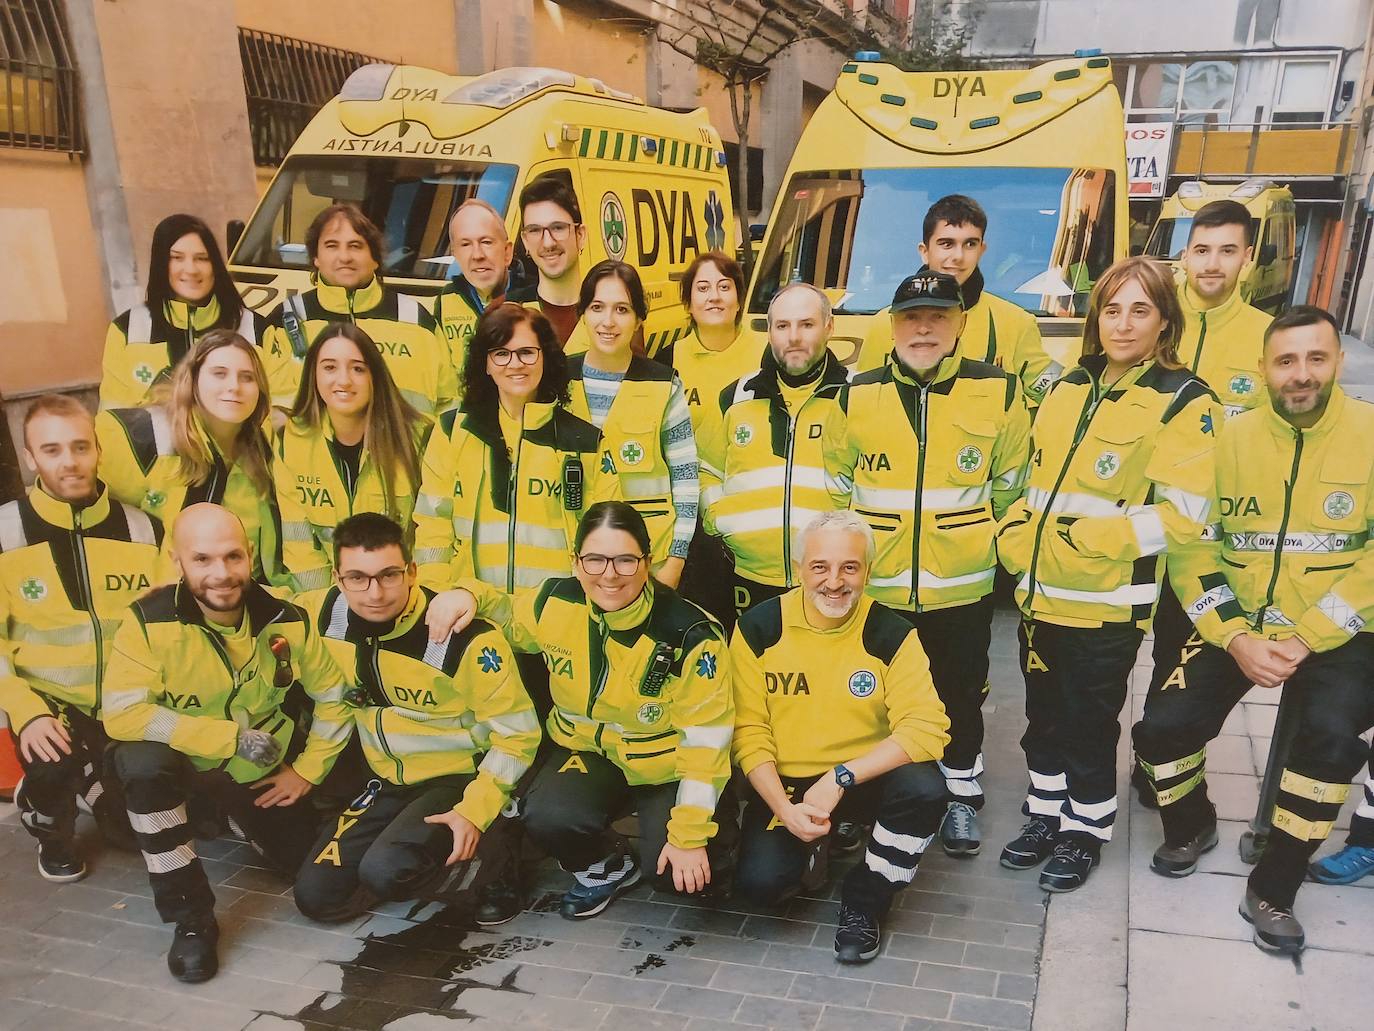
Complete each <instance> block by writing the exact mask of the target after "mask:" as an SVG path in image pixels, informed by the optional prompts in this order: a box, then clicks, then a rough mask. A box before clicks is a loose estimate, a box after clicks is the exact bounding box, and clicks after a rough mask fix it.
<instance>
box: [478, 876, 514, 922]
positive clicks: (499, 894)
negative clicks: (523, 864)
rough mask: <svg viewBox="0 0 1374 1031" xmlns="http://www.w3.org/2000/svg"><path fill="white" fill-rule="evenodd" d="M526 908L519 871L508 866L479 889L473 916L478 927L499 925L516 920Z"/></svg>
mask: <svg viewBox="0 0 1374 1031" xmlns="http://www.w3.org/2000/svg"><path fill="white" fill-rule="evenodd" d="M524 908H525V895H524V892H522V891H521V890H520V876H519V872H518V871H517V870H516V869H514V868H513V867H507V868H506V869H505V870H502V871H501V873H500V875H499V876H497V878H496V879H495V880H493V881H488V882H487V883H486V884H484V885H483V886H482V887H480V888H478V889H477V908H476V909H475V910H473V914H472V918H473V919H474V920H475V921H477V926H478V927H498V926H500V925H501V924H504V923H508V922H509V921H511V920H514V919H515V918H516V917H517V916H519V915H520V913H521V912H522V911H523V910H524Z"/></svg>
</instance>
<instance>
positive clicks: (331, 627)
mask: <svg viewBox="0 0 1374 1031" xmlns="http://www.w3.org/2000/svg"><path fill="white" fill-rule="evenodd" d="M347 633H348V601H347V600H346V599H345V598H344V595H343V591H340V592H339V596H338V597H337V598H335V599H334V607H333V608H331V609H330V610H329V622H328V623H327V624H326V625H325V628H324V636H325V637H329V638H333V639H334V640H336V641H342V640H343V639H344V636H345V635H346V634H347Z"/></svg>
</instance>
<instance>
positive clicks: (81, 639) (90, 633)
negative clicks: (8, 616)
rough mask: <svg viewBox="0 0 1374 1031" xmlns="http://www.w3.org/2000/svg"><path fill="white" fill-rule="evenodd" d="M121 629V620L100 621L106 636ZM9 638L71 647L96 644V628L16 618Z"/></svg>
mask: <svg viewBox="0 0 1374 1031" xmlns="http://www.w3.org/2000/svg"><path fill="white" fill-rule="evenodd" d="M118 629H119V620H116V619H102V620H101V621H100V632H101V633H102V634H104V635H106V636H109V635H112V634H113V633H114V632H115V631H116V630H118ZM9 638H10V640H11V641H14V642H15V643H17V644H51V645H57V646H59V647H71V646H72V645H77V644H94V643H95V628H94V627H93V626H91V624H90V623H79V624H77V625H76V626H59V627H37V626H34V625H33V624H32V623H21V622H20V621H19V620H14V621H13V622H11V623H10V632H9Z"/></svg>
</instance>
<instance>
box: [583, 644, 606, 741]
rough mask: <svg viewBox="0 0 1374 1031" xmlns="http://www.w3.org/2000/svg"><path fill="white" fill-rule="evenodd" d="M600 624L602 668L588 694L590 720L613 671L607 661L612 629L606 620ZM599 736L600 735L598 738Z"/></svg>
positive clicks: (588, 715)
mask: <svg viewBox="0 0 1374 1031" xmlns="http://www.w3.org/2000/svg"><path fill="white" fill-rule="evenodd" d="M600 624H601V625H600V626H599V627H597V631H596V633H597V638H598V641H599V644H600V648H601V668H600V669H599V670H597V673H596V680H594V681H593V682H592V685H591V691H589V692H588V694H587V718H588V719H591V718H592V708H593V707H594V706H595V705H596V702H597V699H598V698H600V697H601V694H602V692H603V691H605V690H606V677H607V676H608V675H609V674H610V671H611V664H610V662H609V661H607V659H606V638H607V637H608V636H609V635H610V627H608V626H607V625H606V621H605V620H601V621H600ZM599 736H600V735H599V734H598V738H599Z"/></svg>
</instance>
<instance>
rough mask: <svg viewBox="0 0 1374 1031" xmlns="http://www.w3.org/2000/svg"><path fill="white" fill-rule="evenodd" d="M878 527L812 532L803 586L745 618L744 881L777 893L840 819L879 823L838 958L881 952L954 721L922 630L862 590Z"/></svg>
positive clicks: (841, 515) (825, 527)
mask: <svg viewBox="0 0 1374 1031" xmlns="http://www.w3.org/2000/svg"><path fill="white" fill-rule="evenodd" d="M873 552H874V545H873V531H872V530H871V529H870V528H869V526H868V524H867V523H866V522H864V520H863V518H862V517H861V516H859V515H857V514H855V513H853V512H848V511H840V512H828V513H825V514H823V515H819V516H817V517H816V518H815V519H814V520H812V522H811V523H810V524H809V525H808V526H807V527H806V529H804V530H803V531H802V535H801V541H800V549H799V557H798V560H797V561H798V568H799V574H800V578H801V584H802V586H801V587H799V588H797V589H795V590H792V591H789V592H788V593H787V594H784V595H782V596H781V597H777V598H772V599H769V600H768V601H765V602H763V603H761V604H759V605H756V606H755V607H754V608H752V609H750V610H749V611H748V612H746V613H745V614H744V615H743V616H741V617H740V620H739V623H738V624H737V626H736V629H735V635H734V637H733V639H732V640H731V642H730V655H731V662H732V664H733V665H734V666H735V734H734V741H733V745H732V752H733V755H734V761H735V764H736V765H738V766H739V768H740V770H741V771H742V772H743V773H744V775H745V776H746V777H747V778H748V779H749V787H750V790H749V792H748V793H747V798H746V802H745V809H744V828H743V837H742V841H741V846H740V857H739V866H738V869H737V872H736V875H735V887H736V890H737V891H739V892H740V893H742V894H743V895H744V896H745V897H746V898H748V899H750V900H751V901H754V902H757V903H760V904H763V905H776V904H777V903H779V902H781V901H782V900H784V899H786V898H788V897H790V896H791V895H793V894H795V893H796V891H797V889H798V887H799V886H800V884H801V881H802V878H803V876H804V875H805V873H806V872H807V868H808V865H809V864H811V863H814V862H816V861H817V860H818V859H819V857H820V856H821V855H823V854H824V848H825V845H826V839H827V838H828V837H829V835H830V833H831V830H832V827H833V824H832V820H838V819H841V818H842V819H845V820H860V821H869V820H871V821H873V830H872V832H871V834H870V836H869V839H868V847H867V849H866V850H865V852H864V858H863V860H862V861H861V862H860V863H859V864H858V865H857V866H855V867H854V868H853V869H852V870H851V871H850V872H849V873H848V875H846V877H845V880H844V887H843V889H842V891H841V895H840V914H839V925H840V926H839V929H838V930H837V931H836V932H835V956H836V958H837V959H838V960H839V961H840V962H841V963H865V962H867V961H868V960H870V959H872V958H873V957H874V956H876V955H877V954H878V950H879V946H880V940H881V939H880V934H881V931H880V928H879V922H880V921H881V920H882V919H883V918H884V917H885V916H886V914H887V911H888V909H889V908H890V907H891V905H892V899H893V897H894V896H895V895H896V894H897V892H898V891H900V890H901V889H902V888H903V887H905V886H906V885H907V884H909V883H911V879H912V878H913V877H914V876H915V875H916V867H917V865H918V864H919V863H920V861H921V855H922V853H924V852H925V850H926V848H927V847H928V846H929V845H930V843H931V841H932V840H933V839H934V837H935V834H936V831H937V830H938V828H939V826H940V821H941V819H942V818H943V817H944V814H945V799H946V791H945V779H944V775H943V774H942V773H941V772H940V768H939V766H938V765H937V760H939V758H940V757H941V756H942V755H943V754H944V749H945V745H947V744H948V743H949V733H948V730H949V719H948V718H947V717H946V716H945V708H944V705H943V704H941V702H940V697H939V695H937V694H936V693H935V685H934V684H933V683H932V682H931V679H930V667H929V664H928V663H927V661H926V655H925V652H924V651H923V650H922V648H921V642H920V640H919V639H918V638H917V636H916V632H915V629H914V628H913V627H912V626H911V624H910V623H908V622H907V621H906V620H905V619H903V618H902V617H901V616H899V615H897V614H896V613H895V612H893V611H892V610H891V609H888V608H887V607H886V606H884V605H882V604H880V603H878V602H876V601H874V600H873V599H872V598H871V597H870V596H868V595H867V594H866V593H865V592H864V587H865V585H866V584H867V581H868V571H869V568H870V567H871V565H872V563H873Z"/></svg>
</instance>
